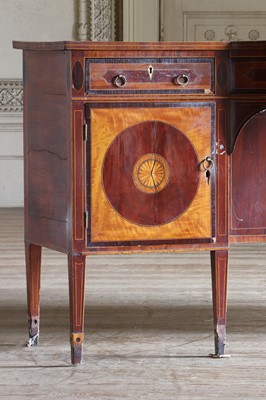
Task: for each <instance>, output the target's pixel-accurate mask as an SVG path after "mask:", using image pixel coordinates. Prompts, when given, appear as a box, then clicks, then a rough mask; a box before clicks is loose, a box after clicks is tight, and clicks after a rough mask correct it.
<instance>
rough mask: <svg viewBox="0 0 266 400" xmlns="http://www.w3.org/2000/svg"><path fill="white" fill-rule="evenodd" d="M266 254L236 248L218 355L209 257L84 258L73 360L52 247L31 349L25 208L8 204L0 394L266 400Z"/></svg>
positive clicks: (62, 283) (0, 237)
mask: <svg viewBox="0 0 266 400" xmlns="http://www.w3.org/2000/svg"><path fill="white" fill-rule="evenodd" d="M265 259H266V245H265V244H255V245H234V246H232V249H231V251H230V274H229V289H228V298H229V299H228V331H227V340H228V345H227V349H226V351H227V353H228V354H231V358H228V359H218V360H214V359H211V358H209V357H208V354H209V353H211V352H213V350H214V344H213V326H212V303H211V278H210V262H209V254H208V253H200V254H198V253H193V254H188V253H182V254H176V255H173V254H165V255H158V254H152V255H145V256H143V255H141V256H140V255H135V256H111V257H107V256H92V257H88V258H87V275H86V279H87V286H86V311H85V321H86V324H85V345H84V363H83V364H82V365H81V366H79V367H72V366H71V365H70V347H69V337H68V336H69V333H68V321H69V319H68V277H67V260H66V256H65V255H62V254H60V253H56V252H54V251H50V250H47V249H44V252H43V262H42V290H41V337H40V345H39V346H38V347H36V348H26V347H25V346H24V345H25V342H26V340H27V316H26V287H25V266H24V244H23V212H22V210H21V209H0V321H1V325H0V399H4V400H6V399H12V400H14V399H15V400H16V399H19V400H26V399H29V398H34V400H40V399H45V400H49V399H65V400H68V399H69V400H70V399H71V400H73V399H82V400H83V399H90V400H105V399H106V400H107V399H108V400H120V399H121V400H125V399H132V400H140V399H144V400H148V399H151V400H176V399H178V400H188V399H190V400H191V399H193V400H199V399H202V400H203V399H204V400H206V399H207V400H208V399H222V398H227V399H243V398H245V399H251V400H255V399H265V398H266V273H265Z"/></svg>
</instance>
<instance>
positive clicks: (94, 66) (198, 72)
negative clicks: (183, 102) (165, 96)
mask: <svg viewBox="0 0 266 400" xmlns="http://www.w3.org/2000/svg"><path fill="white" fill-rule="evenodd" d="M213 64H214V63H213V59H211V58H210V59H206V58H204V59H202V58H199V59H191V58H185V59H184V58H183V59H180V58H174V59H137V60H136V59H130V60H128V59H126V60H122V59H116V60H110V59H98V60H95V59H94V60H90V59H87V60H86V92H87V93H88V94H96V93H102V94H114V93H121V92H122V93H138V92H141V93H149V92H152V93H164V92H166V93H169V92H170V93H176V92H181V93H205V94H206V93H207V94H208V93H213V92H214V73H213Z"/></svg>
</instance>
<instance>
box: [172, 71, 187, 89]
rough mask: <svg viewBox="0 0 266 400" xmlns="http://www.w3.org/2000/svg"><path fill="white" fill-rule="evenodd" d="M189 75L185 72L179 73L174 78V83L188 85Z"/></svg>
mask: <svg viewBox="0 0 266 400" xmlns="http://www.w3.org/2000/svg"><path fill="white" fill-rule="evenodd" d="M188 81H189V77H188V76H187V75H185V74H181V75H178V76H176V77H175V78H174V84H175V85H180V86H186V85H187V84H188Z"/></svg>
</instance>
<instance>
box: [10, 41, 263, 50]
mask: <svg viewBox="0 0 266 400" xmlns="http://www.w3.org/2000/svg"><path fill="white" fill-rule="evenodd" d="M13 47H14V48H16V49H22V50H95V49H97V50H98V51H99V50H102V51H112V50H117V49H119V50H125V51H126V50H129V51H130V50H131V51H132V50H141V51H145V50H154V51H161V50H173V51H174V50H176V51H186V50H203V51H204V50H205V51H208V50H220V51H222V50H227V51H228V50H229V51H230V50H249V49H250V50H251V49H252V50H254V49H258V50H265V52H266V41H256V42H251V41H249V42H91V41H60V42H22V41H13Z"/></svg>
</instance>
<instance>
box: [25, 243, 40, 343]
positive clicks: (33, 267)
mask: <svg viewBox="0 0 266 400" xmlns="http://www.w3.org/2000/svg"><path fill="white" fill-rule="evenodd" d="M41 253H42V248H41V246H38V245H35V244H31V243H25V256H26V276H27V299H28V323H29V340H28V344H27V346H28V347H31V346H37V344H38V341H39V326H40V325H39V324H40V286H41Z"/></svg>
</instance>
